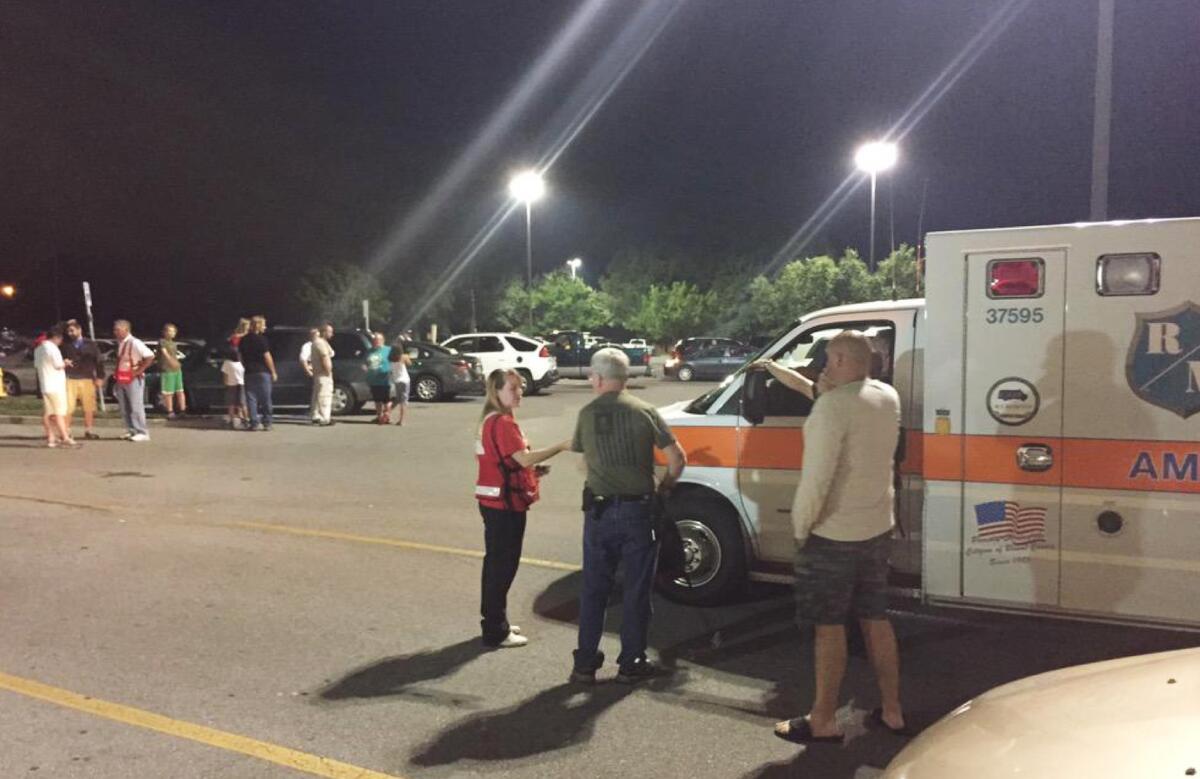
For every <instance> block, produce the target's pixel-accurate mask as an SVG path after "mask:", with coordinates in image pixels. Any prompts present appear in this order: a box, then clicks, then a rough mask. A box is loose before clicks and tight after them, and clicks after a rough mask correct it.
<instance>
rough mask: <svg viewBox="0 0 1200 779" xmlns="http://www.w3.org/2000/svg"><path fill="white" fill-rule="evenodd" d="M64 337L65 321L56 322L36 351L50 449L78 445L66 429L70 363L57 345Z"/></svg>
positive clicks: (43, 417)
mask: <svg viewBox="0 0 1200 779" xmlns="http://www.w3.org/2000/svg"><path fill="white" fill-rule="evenodd" d="M62 339H63V328H62V325H55V326H54V327H52V328H50V333H49V334H48V335H47V336H46V340H45V341H42V343H41V344H40V345H39V346H38V348H37V349H35V350H34V352H33V365H34V367H35V368H36V369H37V376H38V388H39V389H40V390H41V392H42V427H43V428H45V430H46V446H48V447H50V448H51V449H53V448H55V447H57V446H69V447H71V448H77V447H78V446H79V444H78V443H76V442H75V439H73V438H71V434H70V433H68V432H67V370H66V368H67V365H66V362H64V361H63V356H62V352H61V351H59V348H58V347H59V346H60V345H61V344H62Z"/></svg>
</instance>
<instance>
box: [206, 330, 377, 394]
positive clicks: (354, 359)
mask: <svg viewBox="0 0 1200 779" xmlns="http://www.w3.org/2000/svg"><path fill="white" fill-rule="evenodd" d="M267 340H268V341H270V343H271V356H272V357H273V358H274V360H275V372H276V373H277V374H279V380H278V381H276V382H275V385H274V387H273V388H272V390H271V402H272V405H274V406H276V407H279V408H307V407H308V405H309V402H310V401H311V399H312V379H310V378H309V376H308V374H307V373H305V371H304V368H303V367H302V366H301V365H300V349H301V347H302V346H304V343H305V342H306V341H307V340H308V328H307V327H294V326H288V325H279V326H276V327H271V328H268V329H267ZM213 344H214V345H212V346H209V347H208V348H206V349H205V350H204V352H203V354H202V356H201V358H199V359H192V360H189V361H185V362H184V366H183V372H184V377H183V384H184V388H185V389H186V390H187V393H188V396H189V399H191V400H192V405H193V406H194V407H196V408H221V407H222V406H224V405H225V400H224V392H225V389H224V382H223V380H222V378H221V362H222V361H223V359H224V357H223V353H224V349H225V343H224V340H221V339H218V340H215V341H214V342H213ZM329 345H330V346H332V347H333V403H332V410H333V413H334V414H336V415H342V414H353V413H354V412H356V411H358V410H359V409H360V408H362V406H363V404H364V403H366V402H367V399H368V398H370V396H371V392H370V390H369V389H368V387H367V381H366V376H367V375H366V372H364V371H363V364H364V360H365V358H366V354H367V350H369V349H370V348H371V340H370V337H369V336H368V335H367V334H366V333H363V332H361V331H357V330H346V331H341V332H337V333H334V335H333V339H332V340H331V341H330V344H329Z"/></svg>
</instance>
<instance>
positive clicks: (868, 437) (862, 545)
mask: <svg viewBox="0 0 1200 779" xmlns="http://www.w3.org/2000/svg"><path fill="white" fill-rule="evenodd" d="M826 354H827V356H828V362H827V363H826V366H825V369H824V371H822V374H821V377H820V382H819V386H820V387H821V388H822V390H823V392H822V394H821V395H820V397H818V398H817V401H816V403H814V404H813V410H812V414H811V415H809V417H808V419H807V420H806V421H805V423H804V468H803V470H802V472H801V477H800V487H799V489H797V491H796V498H795V501H794V502H793V504H792V524H793V528H794V532H795V537H796V546H797V548H798V552H797V558H796V580H797V581H796V592H797V615H798V617H799V620H800V621H801V622H802V623H804V624H812V625H814V626H815V628H816V642H815V648H814V667H815V671H816V692H815V696H814V701H813V704H812V708H811V709H810V710H809V713H808V715H807V716H800V717H796V718H795V719H792V720H787V721H785V722H780V723H779V724H777V725H776V726H775V734H776V735H777V736H779V737H780V738H783V739H786V740H788V741H793V742H797V743H812V742H840V741H841V740H842V738H843V734H842V731H841V728H840V726H839V725H838V723H837V721H836V712H837V704H838V695H839V692H840V689H841V685H842V677H843V676H844V674H845V672H846V628H845V623H846V620H847V619H848V618H850V617H854V618H855V619H856V620H858V623H859V625H860V626H861V628H862V632H863V637H864V639H865V641H866V645H867V654H868V655H869V657H870V660H871V666H872V668H873V669H874V670H875V676H876V681H877V682H878V685H879V694H880V698H881V702H882V706H881V707H880V708H879V709H876V710H875V711H874V712H873V713H872V715H871V720H872V721H873V723H874V724H876V725H880V726H882V727H886V728H887V729H889V730H891V731H892V732H894V733H897V734H900V733H903V732H904V713H903V711H902V709H901V707H900V659H899V653H898V651H897V649H896V634H895V633H894V632H893V630H892V625H891V623H890V622H889V621H888V617H887V573H888V547H889V543H890V539H891V533H892V526H893V525H894V523H895V520H894V517H893V509H892V505H893V496H894V491H893V481H892V469H893V466H894V462H895V461H894V458H893V455H894V453H895V451H896V440H897V436H898V435H899V430H900V397H899V395H897V394H896V391H895V390H894V389H892V388H891V387H890V386H888V385H887V384H884V383H883V382H880V381H876V380H874V379H870V378H867V377H868V375H869V371H870V365H871V346H870V343H869V342H868V341H867V339H866V337H865V336H863V335H862V334H861V333H857V332H854V331H849V330H848V331H845V332H843V333H841V334H839V335H837V336H835V337H834V338H832V339H831V340H830V341H829V346H828V348H827V350H826Z"/></svg>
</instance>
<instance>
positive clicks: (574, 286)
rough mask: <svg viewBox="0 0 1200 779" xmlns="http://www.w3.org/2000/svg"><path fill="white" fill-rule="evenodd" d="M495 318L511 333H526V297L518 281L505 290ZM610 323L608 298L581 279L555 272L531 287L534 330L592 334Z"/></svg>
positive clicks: (527, 318)
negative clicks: (590, 331) (571, 331)
mask: <svg viewBox="0 0 1200 779" xmlns="http://www.w3.org/2000/svg"><path fill="white" fill-rule="evenodd" d="M496 318H497V319H498V320H499V321H500V323H501V324H502V325H503V326H504V327H507V328H509V329H512V330H525V329H526V328H527V327H528V323H529V293H528V292H526V290H525V285H524V284H523V283H522V282H521V281H520V280H519V279H513V280H512V281H510V282H509V283H508V284H507V285H506V286H505V288H504V292H503V293H502V294H501V296H500V302H499V304H498V305H497V307H496ZM611 319H612V309H611V308H610V307H609V301H608V296H607V295H605V294H604V293H603V292H599V291H597V290H595V289H593V288H592V287H589V286H588V285H587V283H586V282H584V281H583V280H582V279H577V278H576V279H573V278H571V276H570V274H569V273H566V272H564V271H555V272H553V273H548V274H546V275H544V276H541V277H539V278H538V279H537V282H536V283H535V284H534V287H533V330H534V333H548V332H550V331H552V330H591V329H593V328H597V327H601V326H602V325H606V324H608V323H609V321H610V320H611Z"/></svg>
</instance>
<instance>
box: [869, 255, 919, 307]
mask: <svg viewBox="0 0 1200 779" xmlns="http://www.w3.org/2000/svg"><path fill="white" fill-rule="evenodd" d="M871 285H872V293H873V294H872V295H871V298H870V299H871V300H901V299H903V298H915V297H917V296H918V295H919V294H920V293H919V292H918V285H917V252H916V250H915V249H914V248H913V247H911V246H909V245H908V244H906V243H902V244H900V248H899V249H897V250H896V251H894V252H892V253H891V254H889V255H888V256H887V257H886V258H885V259H884V260H883V261H881V262H880V263H879V268H878V270H876V271H875V275H874V277H872V279H871Z"/></svg>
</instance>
